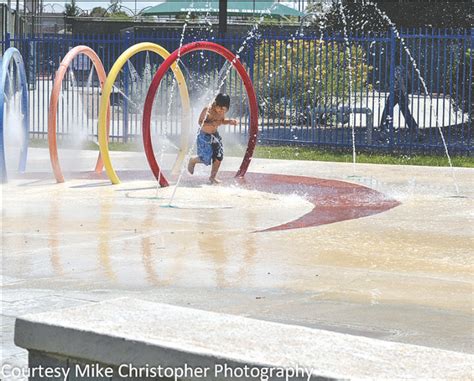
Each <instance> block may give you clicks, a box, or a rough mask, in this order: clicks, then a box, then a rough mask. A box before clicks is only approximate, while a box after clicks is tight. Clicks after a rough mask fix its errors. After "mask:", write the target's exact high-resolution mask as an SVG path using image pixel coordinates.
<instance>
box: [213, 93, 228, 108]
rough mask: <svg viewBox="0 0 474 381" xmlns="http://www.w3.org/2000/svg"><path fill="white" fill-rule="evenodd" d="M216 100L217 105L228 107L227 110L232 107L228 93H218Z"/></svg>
mask: <svg viewBox="0 0 474 381" xmlns="http://www.w3.org/2000/svg"><path fill="white" fill-rule="evenodd" d="M214 102H215V103H216V106H221V107H227V110H228V109H229V108H230V97H229V96H228V95H227V94H222V93H219V94H217V96H216V99H215V100H214Z"/></svg>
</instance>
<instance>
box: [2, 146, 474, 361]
mask: <svg viewBox="0 0 474 381" xmlns="http://www.w3.org/2000/svg"><path fill="white" fill-rule="evenodd" d="M83 155H85V158H86V159H87V160H84V163H81V166H82V167H81V166H80V168H79V169H80V170H87V169H88V167H92V166H93V165H94V160H95V158H96V153H95V152H90V153H85V154H83ZM113 155H114V157H113V160H114V164H115V165H116V167H117V169H118V170H119V171H120V170H122V171H124V172H123V173H124V174H127V173H128V174H129V176H128V177H127V176H125V177H124V178H125V181H124V182H123V183H122V184H120V185H116V186H112V185H110V183H109V182H108V181H107V180H106V179H105V178H91V177H90V176H88V175H80V176H79V175H78V174H77V173H75V172H74V171H71V173H69V174H68V175H66V179H70V180H69V181H67V182H66V183H64V184H56V183H55V182H54V179H53V176H52V173H48V171H49V168H50V167H49V162H48V156H47V151H46V150H43V149H33V150H31V151H30V157H29V167H28V171H29V173H28V174H27V176H17V177H16V178H14V177H15V176H13V175H10V176H11V177H12V179H11V181H10V183H9V184H7V185H3V186H2V233H3V234H2V248H3V253H2V266H1V269H2V274H3V275H2V350H3V353H2V361H3V362H8V363H16V364H25V363H26V353H25V352H24V351H22V350H20V349H19V348H17V347H15V346H14V344H13V342H12V337H13V322H14V317H16V316H20V315H23V314H26V313H33V312H41V311H48V310H53V309H57V308H64V307H70V306H74V305H79V304H83V303H90V302H93V301H98V300H106V299H110V298H115V297H119V296H130V297H135V298H141V299H146V300H151V301H157V302H164V303H170V304H176V305H183V306H192V307H195V308H199V309H205V310H210V311H217V312H226V313H232V314H238V315H243V316H250V317H255V318H259V319H265V320H271V321H278V322H287V323H291V324H298V325H304V326H309V327H317V328H323V329H328V330H334V331H339V332H347V333H351V334H355V335H363V336H368V337H374V338H379V339H382V340H390V341H398V342H405V343H412V344H418V345H424V346H432V347H437V348H442V349H448V350H453V351H460V352H466V353H473V352H474V351H473V345H472V338H473V331H472V328H473V326H472V307H473V302H472V286H473V283H472V270H473V268H472V247H473V228H472V226H474V225H473V213H472V211H473V210H474V208H473V197H474V188H473V187H472V184H473V183H474V181H473V180H474V171H473V170H472V169H456V170H455V177H456V179H457V183H458V186H459V189H460V195H461V196H462V197H453V196H456V195H457V194H456V190H455V186H454V184H453V179H452V177H451V172H450V170H449V169H447V168H431V167H407V166H404V167H402V166H386V165H364V164H360V165H357V166H356V167H355V172H354V169H353V167H352V165H351V164H344V163H323V162H302V161H279V160H254V161H253V162H252V164H251V167H250V171H251V172H252V173H258V174H277V175H292V176H305V177H310V178H315V179H328V180H335V181H336V182H335V183H334V184H337V182H343V183H344V184H345V183H349V184H354V185H362V186H364V187H367V188H370V189H371V190H373V191H376V192H377V193H378V194H382V195H384V196H385V197H384V200H394V201H396V202H397V206H394V207H392V208H387V210H385V211H383V212H380V213H376V214H373V215H370V216H366V217H362V218H354V219H346V220H344V221H340V222H333V223H329V224H323V225H320V226H313V227H305V228H293V229H290V230H277V231H262V230H266V229H270V228H272V227H274V226H279V225H285V224H287V223H289V222H291V221H295V220H298V219H299V218H301V217H302V216H304V215H306V214H308V213H310V212H311V211H312V210H313V209H315V210H316V211H317V210H318V208H324V207H325V206H327V204H326V205H324V203H323V202H322V201H321V203H320V204H319V205H318V201H317V199H314V198H312V197H309V196H308V194H305V193H304V192H300V193H298V192H296V193H295V192H293V191H292V189H291V188H289V189H288V190H289V192H288V193H286V192H283V193H279V192H273V193H270V192H266V191H264V190H262V189H259V190H257V189H244V188H243V187H241V186H239V185H238V184H235V183H233V182H231V181H225V182H224V184H222V185H220V186H208V185H206V180H207V176H208V172H207V171H208V169H205V168H204V167H199V168H197V173H196V175H195V177H194V178H190V177H189V176H187V175H185V176H184V179H183V186H182V187H180V188H179V189H178V190H177V192H176V197H175V199H174V201H173V203H172V206H173V207H169V197H170V196H171V194H172V192H173V188H172V187H171V188H167V189H156V187H155V182H154V181H153V178H152V175H151V173H150V174H148V172H147V171H146V169H147V166H146V162H145V159H144V156H143V154H140V153H113ZM89 156H90V157H89ZM89 161H90V163H89ZM238 163H239V159H238V158H235V159H233V158H226V160H225V162H224V168H223V169H224V170H229V171H232V170H234V169H235V168H237V167H238ZM76 170H77V168H76ZM127 171H128V172H127ZM133 173H135V174H140V173H141V174H140V175H137V176H135V177H134V176H132V174H133ZM251 176H252V175H251ZM253 176H256V175H253ZM257 177H258V176H257ZM341 184H342V183H341ZM295 189H296V188H295ZM374 202H375V201H374ZM398 203H399V205H398ZM355 217H359V216H355ZM256 231H261V232H256Z"/></svg>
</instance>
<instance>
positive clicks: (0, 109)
mask: <svg viewBox="0 0 474 381" xmlns="http://www.w3.org/2000/svg"><path fill="white" fill-rule="evenodd" d="M12 60H13V61H14V62H15V64H16V67H17V70H18V72H19V74H20V83H21V92H22V96H21V112H22V114H23V130H24V133H23V144H22V147H21V151H20V162H19V165H18V171H19V172H24V171H25V169H26V157H27V154H28V139H29V136H28V135H29V131H30V114H29V107H28V84H27V81H26V72H25V65H24V63H23V57H22V56H21V54H20V52H19V51H18V50H17V49H15V48H9V49H7V50H6V52H5V54H4V55H3V59H2V60H0V161H1V162H0V168H1V171H2V173H1V179H2V183H6V182H7V167H6V160H5V136H4V126H3V116H4V108H5V84H6V80H7V73H8V68H9V66H10V63H11V62H12ZM7 128H8V126H7Z"/></svg>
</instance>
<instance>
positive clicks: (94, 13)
mask: <svg viewBox="0 0 474 381" xmlns="http://www.w3.org/2000/svg"><path fill="white" fill-rule="evenodd" d="M89 15H90V16H91V17H106V16H107V9H105V8H104V7H94V8H92V10H91V13H90V14H89Z"/></svg>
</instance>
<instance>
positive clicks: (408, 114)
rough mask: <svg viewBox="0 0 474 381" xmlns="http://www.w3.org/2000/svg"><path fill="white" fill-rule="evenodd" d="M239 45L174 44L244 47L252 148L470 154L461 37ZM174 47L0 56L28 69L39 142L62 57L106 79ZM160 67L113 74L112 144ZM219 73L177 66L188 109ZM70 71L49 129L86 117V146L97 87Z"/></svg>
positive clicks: (41, 40)
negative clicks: (79, 56)
mask: <svg viewBox="0 0 474 381" xmlns="http://www.w3.org/2000/svg"><path fill="white" fill-rule="evenodd" d="M246 37H247V36H237V35H235V36H227V37H226V38H225V39H218V38H215V37H212V36H209V35H206V34H205V32H204V31H191V32H188V33H187V34H186V36H185V38H184V43H187V42H190V41H194V40H200V39H206V40H214V41H215V42H217V43H220V44H222V45H224V46H226V47H228V48H229V49H231V50H232V51H234V52H236V51H237V50H239V48H240V47H241V46H242V44H243V43H244V41H246V44H245V48H244V49H243V50H242V52H241V53H240V59H241V60H242V62H243V63H244V65H246V66H247V67H248V70H249V73H250V74H251V77H252V79H253V82H254V85H255V88H256V90H257V96H258V100H259V105H260V131H261V134H260V141H261V142H269V143H275V144H288V143H292V144H293V143H298V144H308V145H312V146H321V147H350V146H352V135H353V133H354V135H355V143H356V147H359V148H367V149H375V148H381V149H385V150H390V151H404V152H409V151H411V150H426V151H438V150H439V151H442V140H441V136H440V132H442V133H443V134H444V136H445V139H446V142H447V144H448V147H449V149H450V150H451V151H452V152H463V153H469V152H471V151H472V113H473V109H474V108H473V98H472V86H473V81H472V51H473V45H474V43H473V41H474V40H473V37H474V33H472V31H471V30H462V31H459V30H458V31H453V30H433V29H430V30H413V29H412V30H401V31H400V37H401V38H402V41H401V40H400V39H399V38H397V36H396V33H394V32H388V33H365V34H356V35H351V36H348V37H347V38H344V36H341V35H327V34H323V35H320V34H308V33H307V34H305V35H304V36H299V35H298V36H281V35H278V34H271V33H263V34H261V35H258V36H257V37H256V38H252V39H247V40H246ZM180 40H181V35H180V34H178V33H174V32H150V33H146V34H134V33H124V34H122V35H93V36H90V35H85V34H84V35H74V36H70V35H49V36H41V37H27V38H22V39H15V38H12V39H7V40H6V41H1V42H0V44H1V48H2V51H4V50H5V49H6V48H8V47H9V46H16V47H17V48H18V49H19V50H20V51H21V52H22V54H23V56H24V58H25V62H27V71H28V81H29V87H30V104H31V107H32V111H31V122H32V123H31V126H32V133H33V134H34V135H35V136H42V135H44V134H45V133H46V132H47V112H48V102H49V94H50V92H51V88H52V81H53V79H54V74H55V70H56V69H57V67H58V65H59V62H60V61H61V59H62V58H63V57H64V55H65V54H66V53H67V51H68V50H69V49H71V48H72V47H74V46H76V45H88V46H90V47H91V48H93V49H94V50H95V51H96V52H97V53H98V54H99V56H100V57H101V59H102V61H103V63H104V66H105V69H106V71H108V70H110V68H111V67H112V65H113V64H114V62H115V60H116V59H117V58H118V56H119V55H120V54H121V53H122V52H123V51H125V50H126V49H127V48H128V47H129V46H131V45H133V44H135V43H138V42H143V41H150V42H155V43H158V44H160V45H162V46H164V47H166V48H167V49H168V50H169V51H173V50H174V49H176V48H178V46H179V43H180ZM161 62H162V59H161V58H159V57H155V56H154V55H150V54H145V53H143V54H140V55H138V56H137V57H135V58H133V59H132V60H131V64H130V65H128V66H126V67H125V68H124V70H123V71H122V74H121V76H120V78H119V79H118V81H117V82H116V87H117V89H116V91H115V92H114V93H113V96H112V99H111V104H112V126H111V136H112V138H113V139H116V140H128V139H136V138H137V137H139V136H140V134H141V132H140V131H141V129H140V128H141V127H140V124H141V116H140V107H141V102H142V99H138V98H140V97H139V96H138V95H140V96H141V97H142V98H144V94H145V93H146V88H147V84H148V83H149V80H150V78H151V75H152V74H154V72H155V71H156V70H157V67H158V66H159V64H160V63H161ZM224 65H225V62H224V61H223V60H222V59H221V58H220V57H218V56H216V55H214V54H210V53H207V52H204V53H203V52H201V53H199V52H198V53H193V54H190V55H188V56H186V57H184V58H183V60H182V66H183V68H184V71H185V72H186V75H187V76H188V79H189V81H188V86H189V87H190V94H191V99H192V100H194V99H197V98H199V97H200V96H201V95H202V93H203V91H204V90H206V89H207V90H208V89H217V83H218V82H219V81H220V79H219V78H220V77H221V76H222V73H223V72H224V71H225V70H222V68H223V67H224ZM73 69H74V70H73V74H72V76H74V78H73V79H74V86H75V92H72V93H71V94H72V95H71V94H69V95H65V96H63V98H62V103H64V105H63V109H62V110H63V111H62V113H63V114H65V115H63V118H62V119H60V121H59V123H58V133H59V135H60V136H61V134H62V135H64V136H67V135H68V134H69V133H70V132H71V127H70V126H69V125H68V124H70V119H71V118H69V117H68V116H67V114H68V113H70V112H71V110H73V112H77V111H78V109H81V108H82V109H87V112H83V113H82V114H81V116H80V117H81V118H83V119H82V121H81V123H82V125H83V126H85V127H86V129H87V131H88V132H87V133H88V135H96V134H97V126H96V118H95V117H94V115H96V114H97V107H98V99H99V92H98V87H97V80H96V77H94V75H93V74H91V73H90V64H89V65H88V64H87V63H85V62H82V61H77V62H76V63H75V64H74V65H73ZM91 78H92V80H91ZM70 85H71V78H69V79H66V80H65V83H63V92H65V93H67V92H68V91H72V90H71V86H70ZM78 89H80V90H78ZM94 89H95V90H94ZM172 89H173V84H172V77H171V76H170V77H169V78H168V79H167V80H166V81H164V83H163V85H162V87H161V90H160V92H159V94H158V98H157V100H156V105H157V106H155V108H156V109H158V110H161V111H157V114H156V116H155V118H154V126H153V128H154V130H155V131H157V132H158V133H160V132H161V133H166V134H167V135H168V136H170V137H173V136H176V135H179V132H180V118H179V107H180V105H179V97H178V96H176V95H175V96H174V102H173V104H172V106H171V107H170V106H169V103H170V98H171V97H172V96H171V95H170V94H171V90H172ZM93 90H94V91H95V93H94V91H93ZM225 90H226V91H227V92H229V93H230V95H231V97H232V99H233V104H232V112H233V113H234V116H237V117H240V120H241V124H240V127H239V128H238V130H237V132H238V133H240V134H242V135H245V133H246V131H247V123H248V110H247V106H246V98H245V94H244V92H243V86H242V83H241V82H240V79H239V78H238V77H237V76H236V75H235V74H234V73H233V72H231V73H230V75H229V77H228V78H227V80H226V82H225ZM81 97H82V99H81ZM73 119H74V118H73ZM75 119H77V118H75ZM76 122H77V120H76Z"/></svg>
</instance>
